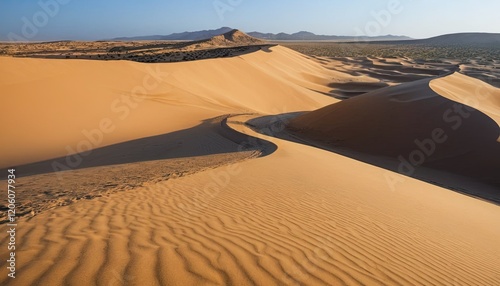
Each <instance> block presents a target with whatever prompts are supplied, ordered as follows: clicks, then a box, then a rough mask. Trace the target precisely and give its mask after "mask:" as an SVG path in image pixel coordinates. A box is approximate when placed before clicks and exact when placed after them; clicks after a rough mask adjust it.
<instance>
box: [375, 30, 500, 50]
mask: <svg viewBox="0 0 500 286" xmlns="http://www.w3.org/2000/svg"><path fill="white" fill-rule="evenodd" d="M376 43H385V44H405V45H406V44H416V45H430V46H470V47H498V48H500V34H497V33H457V34H447V35H442V36H437V37H432V38H428V39H422V40H409V41H383V42H376Z"/></svg>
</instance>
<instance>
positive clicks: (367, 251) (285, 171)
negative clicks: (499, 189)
mask: <svg viewBox="0 0 500 286" xmlns="http://www.w3.org/2000/svg"><path fill="white" fill-rule="evenodd" d="M250 118H251V117H245V116H243V117H235V118H233V119H232V120H231V121H229V126H230V127H231V128H234V129H236V130H238V131H240V132H243V133H247V134H249V135H252V136H261V135H259V134H258V133H254V132H253V131H251V130H249V129H248V128H247V127H245V126H244V125H242V124H241V123H242V122H244V121H247V120H248V119H250ZM264 139H265V140H270V141H272V142H274V143H275V144H277V146H278V149H277V151H276V152H275V153H273V154H272V155H270V156H267V157H264V158H261V159H254V160H250V161H246V162H243V163H239V164H234V165H230V166H226V167H221V168H218V169H214V170H211V171H205V172H201V173H198V174H195V175H192V176H187V177H183V178H179V179H175V180H169V181H166V182H162V183H156V184H150V185H147V186H144V187H142V188H136V189H134V190H130V191H126V192H122V193H120V194H115V195H111V196H108V197H103V198H98V199H97V200H93V201H82V202H78V203H76V204H73V205H71V206H69V207H61V208H58V209H56V210H53V211H51V212H45V213H42V214H41V215H38V216H36V217H34V218H32V219H30V220H22V221H21V222H20V224H22V226H23V227H22V228H21V229H20V233H19V235H20V236H21V237H24V240H23V245H22V247H21V248H20V250H19V252H18V253H19V257H20V261H19V264H20V265H22V267H21V268H20V269H19V272H20V273H24V274H23V275H20V277H19V279H18V280H16V283H17V285H26V284H31V283H32V282H33V281H37V282H39V283H42V284H51V285H62V284H79V283H84V284H93V283H96V284H107V285H121V284H128V285H138V284H142V285H161V284H176V285H179V284H182V285H203V284H206V285H214V284H215V285H217V284H219V285H251V284H258V285H269V284H281V285H294V284H295V285H301V284H307V285H325V284H329V285H388V284H389V285H420V284H481V285H494V284H495V283H496V281H498V279H499V278H500V276H499V275H500V272H499V270H498V267H497V264H498V257H499V254H500V249H499V247H498V244H497V243H496V238H497V237H498V235H500V229H499V228H498V227H497V226H498V224H497V223H496V218H497V217H498V215H499V214H500V213H499V210H498V207H496V206H494V205H491V204H488V203H485V202H481V201H478V200H473V199H471V198H468V197H465V196H461V195H459V194H456V193H453V192H450V191H447V190H443V189H440V188H437V187H433V186H430V185H427V184H425V183H422V182H419V181H416V180H413V179H406V180H405V182H404V183H403V184H401V185H400V186H399V187H398V189H397V191H395V192H391V191H389V190H388V185H387V182H386V181H385V179H384V176H383V175H382V174H383V172H384V171H383V170H381V169H378V168H376V167H372V166H369V165H365V164H362V163H359V162H357V161H354V160H351V159H348V158H345V157H342V156H339V155H336V154H333V153H330V152H327V151H321V150H318V149H315V148H313V147H308V146H305V145H301V144H295V143H291V142H287V141H283V140H278V139H273V138H269V137H264ZM285 166H286V168H285ZM304 170H314V171H313V172H310V173H308V174H304V172H303V171H304ZM352 170H356V172H354V173H353V171H352ZM332 174H334V175H332ZM356 174H358V175H356ZM353 176H354V177H353ZM356 177H359V178H358V179H356ZM361 178H362V179H361ZM276 181H279V182H282V183H280V184H279V185H277V184H276ZM470 213H473V214H474V215H473V216H471V215H469V214H470ZM3 242H4V241H2V243H3ZM2 271H3V272H4V271H5V270H3V269H2ZM2 277H5V276H2ZM5 281H6V280H5V279H4V280H2V283H3V282H5Z"/></svg>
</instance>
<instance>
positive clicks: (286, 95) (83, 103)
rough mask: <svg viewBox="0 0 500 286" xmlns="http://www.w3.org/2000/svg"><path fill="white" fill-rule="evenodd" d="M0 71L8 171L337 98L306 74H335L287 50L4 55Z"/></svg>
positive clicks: (2, 146) (1, 150)
mask: <svg viewBox="0 0 500 286" xmlns="http://www.w3.org/2000/svg"><path fill="white" fill-rule="evenodd" d="M21 71H22V72H21ZM0 73H1V74H2V77H1V78H0V89H1V90H2V105H3V106H2V108H3V110H2V113H1V115H0V119H1V120H2V122H4V123H5V125H4V126H5V129H4V130H3V131H4V132H5V133H6V134H8V136H9V137H10V139H9V140H2V142H1V143H0V154H1V156H2V161H1V163H0V167H7V166H13V165H20V164H24V163H29V162H35V161H39V160H44V159H49V158H54V157H59V156H65V155H67V154H71V153H76V152H79V151H88V149H89V148H90V149H95V148H98V147H102V146H106V145H110V144H114V143H118V142H123V141H127V140H132V139H137V138H142V137H145V136H152V135H159V134H165V133H167V132H172V131H176V130H180V129H184V128H190V127H193V126H195V125H197V124H198V123H199V122H201V121H202V120H205V119H208V118H213V117H216V116H219V115H222V114H228V113H234V112H259V113H284V112H289V111H297V110H312V109H315V108H319V107H322V106H324V105H325V104H328V103H332V102H334V101H335V100H333V99H330V98H328V97H325V96H322V95H320V94H318V93H316V92H314V91H312V90H313V89H314V90H321V89H325V88H326V87H324V86H323V85H321V84H315V83H311V82H308V81H307V76H306V75H305V74H304V73H311V74H315V75H317V76H319V77H320V78H322V80H323V81H326V80H327V79H328V78H329V77H331V72H330V71H328V70H326V69H324V68H323V67H321V66H320V65H319V64H316V63H313V62H310V61H308V60H307V59H306V58H304V57H303V56H302V55H300V54H298V53H296V52H293V51H290V50H288V49H286V48H282V47H273V48H269V49H268V50H266V51H258V52H255V53H251V54H247V55H243V56H241V57H235V58H227V59H212V60H204V61H194V62H184V63H172V64H140V63H134V62H127V61H114V62H103V61H84V60H75V61H73V60H44V59H17V58H7V57H2V58H0ZM269 94H272V96H268V95H269ZM42 95H43V96H42ZM159 122H161V124H159ZM33 142H36V146H37V147H36V148H33V147H32V144H33ZM82 142H83V143H82Z"/></svg>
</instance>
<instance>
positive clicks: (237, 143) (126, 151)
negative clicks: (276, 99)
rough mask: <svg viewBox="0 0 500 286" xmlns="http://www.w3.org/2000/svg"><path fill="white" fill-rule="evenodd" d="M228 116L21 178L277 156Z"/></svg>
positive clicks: (23, 172) (59, 162)
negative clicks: (220, 157)
mask: <svg viewBox="0 0 500 286" xmlns="http://www.w3.org/2000/svg"><path fill="white" fill-rule="evenodd" d="M228 117H230V115H224V116H220V117H217V118H212V119H207V120H204V121H203V122H202V123H201V124H200V125H197V126H195V127H192V128H188V129H185V130H180V131H176V132H172V133H167V134H162V135H157V136H152V137H147V138H141V139H137V140H131V141H127V142H123V143H119V144H114V145H110V146H106V147H102V148H98V149H94V150H92V151H90V152H89V153H81V154H73V155H69V156H65V157H59V158H55V159H51V160H46V161H42V162H36V163H32V164H27V165H23V166H18V167H17V172H18V175H19V176H29V175H36V174H44V173H51V172H54V171H65V170H78V169H84V168H91V167H101V166H109V165H118V164H127V163H135V162H146V161H154V160H163V159H178V158H189V157H199V156H207V155H214V154H229V153H238V152H247V151H255V152H258V153H259V154H260V156H266V155H269V154H271V153H273V152H274V151H275V150H276V149H277V147H276V145H274V144H273V143H271V142H267V141H264V140H261V139H256V138H253V137H251V136H248V135H245V134H242V133H239V132H237V131H235V130H233V129H231V128H229V127H228V126H227V123H226V121H227V118H228Z"/></svg>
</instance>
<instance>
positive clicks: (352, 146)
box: [0, 32, 500, 285]
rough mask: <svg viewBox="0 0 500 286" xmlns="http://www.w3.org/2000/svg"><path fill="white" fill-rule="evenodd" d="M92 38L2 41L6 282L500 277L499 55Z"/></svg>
mask: <svg viewBox="0 0 500 286" xmlns="http://www.w3.org/2000/svg"><path fill="white" fill-rule="evenodd" d="M212 40H214V39H212ZM241 41H243V42H244V44H245V45H243V44H242V42H241ZM233 42H235V43H236V44H233ZM238 43H240V44H238ZM84 44H85V46H82V44H79V43H59V44H57V43H48V44H26V45H24V47H21V46H19V45H18V46H12V45H11V46H9V47H8V50H9V52H6V53H5V54H4V56H0V74H1V77H0V90H1V95H0V96H1V106H2V112H1V113H0V114H1V115H0V121H1V122H2V137H3V138H4V139H5V140H2V141H1V143H0V156H1V162H0V168H2V170H4V173H5V174H7V171H6V170H5V169H7V168H9V167H16V174H17V179H16V192H17V204H18V206H17V211H18V216H19V218H18V221H17V233H16V235H17V237H18V240H17V248H16V252H17V254H16V255H17V256H16V257H17V267H16V270H17V271H16V274H17V277H16V279H10V278H8V277H7V273H8V269H7V263H6V261H5V259H3V258H4V257H7V255H8V253H7V248H6V247H3V246H4V245H7V243H8V239H9V238H8V237H6V236H1V238H0V245H2V247H1V248H0V256H1V257H2V262H0V266H1V267H0V284H1V285H499V283H500V266H499V265H500V243H499V241H498V239H499V238H500V223H499V219H500V208H499V206H498V202H500V181H499V179H498V178H499V177H498V175H497V174H498V173H497V172H498V167H499V166H500V162H499V161H498V160H499V159H498V158H500V157H499V155H500V147H499V146H500V145H498V144H500V143H499V142H498V135H499V132H498V131H499V125H498V124H499V122H500V89H498V88H497V87H494V86H493V85H491V84H490V83H488V82H487V80H481V76H478V74H479V75H481V74H483V73H484V75H485V76H487V77H492V74H493V73H492V71H495V65H491V66H493V68H491V66H490V67H489V68H485V67H484V66H483V67H482V66H481V65H479V64H477V65H475V64H474V62H470V63H468V64H463V63H461V62H460V61H459V60H453V59H449V60H444V61H441V62H430V61H429V62H424V61H417V60H414V59H411V58H409V57H391V58H384V57H376V56H371V57H367V56H365V57H339V56H337V57H328V56H310V55H304V54H301V53H299V52H297V51H294V50H292V49H289V48H286V47H284V46H282V45H270V44H267V43H261V42H252V41H251V40H249V39H248V38H246V37H245V35H240V34H239V33H238V32H233V34H231V35H229V36H225V38H220V37H219V38H217V39H215V42H214V41H212V42H209V43H206V42H203V43H196V45H200V46H198V47H196V46H195V47H191V48H189V45H187V44H186V43H181V44H182V45H184V47H180V46H175V45H179V43H169V44H165V43H84ZM30 45H33V46H30ZM44 45H45V46H44ZM46 45H51V46H50V47H47V46H46ZM166 45H174V46H175V47H174V46H166ZM56 46H57V47H59V49H62V50H65V51H63V52H60V51H59V52H56V51H55V48H54V47H56ZM145 46H146V47H145ZM116 47H118V48H116ZM214 47H216V48H214ZM113 48H115V49H114V50H113V51H112V52H109V50H110V49H113ZM200 49H201V50H200ZM207 49H208V50H207ZM221 49H222V50H221ZM4 51H7V48H4ZM117 51H118V52H117ZM125 51H127V52H125ZM173 53H175V55H174V54H173ZM181 53H183V55H184V56H185V55H187V54H191V55H195V56H194V58H193V59H185V60H182V59H181V60H178V61H177V60H169V59H171V58H172V55H174V56H179V55H180V54H181ZM193 53H196V54H193ZM118 54H120V55H118ZM75 55H78V56H75ZM98 55H101V56H100V57H98ZM110 55H111V56H110ZM199 55H202V56H199ZM130 56H136V57H132V58H130ZM144 59H147V60H144ZM151 61H152V62H151ZM472 70H473V71H474V72H475V74H474V75H467V71H469V72H470V71H472ZM493 76H494V74H493ZM416 141H418V142H420V144H418V143H415V142H416ZM422 146H423V147H422ZM420 154H422V155H420ZM400 158H403V159H404V160H406V163H404V164H403V163H402V161H401V160H400ZM417 163H418V164H417ZM401 164H403V165H401ZM54 171H58V172H54ZM2 177H3V175H2ZM6 184H7V182H6V181H5V179H3V181H1V186H2V189H4V187H5V188H6ZM6 210H7V209H6V208H3V209H2V212H3V214H4V215H2V223H3V224H2V225H1V226H0V229H1V231H2V233H5V231H6V229H7V225H6V220H7V215H6V212H5V211H6Z"/></svg>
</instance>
